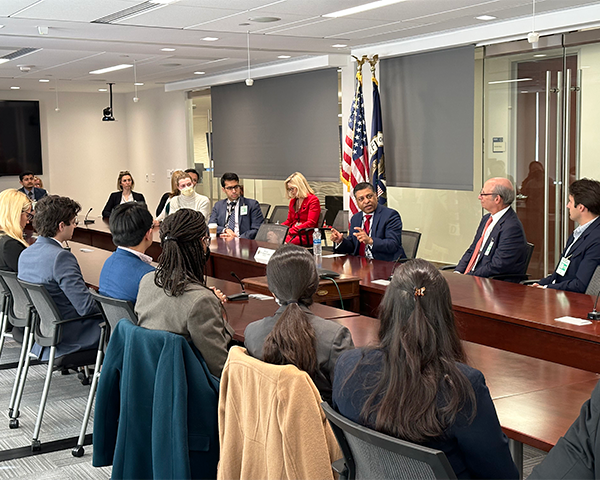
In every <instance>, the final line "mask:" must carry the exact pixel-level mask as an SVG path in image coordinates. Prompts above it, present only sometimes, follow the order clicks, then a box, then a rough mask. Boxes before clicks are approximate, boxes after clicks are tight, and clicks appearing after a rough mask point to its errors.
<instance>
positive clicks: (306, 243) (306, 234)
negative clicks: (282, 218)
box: [296, 207, 327, 247]
mask: <svg viewBox="0 0 600 480" xmlns="http://www.w3.org/2000/svg"><path fill="white" fill-rule="evenodd" d="M325 215H327V209H326V208H325V207H321V213H320V214H319V220H317V226H316V227H313V228H301V229H299V230H298V233H297V234H296V236H297V237H300V246H302V247H312V244H311V242H310V235H311V234H312V232H313V231H314V230H315V228H318V229H319V230H320V231H321V241H323V237H325V231H324V230H323V223H324V222H325Z"/></svg>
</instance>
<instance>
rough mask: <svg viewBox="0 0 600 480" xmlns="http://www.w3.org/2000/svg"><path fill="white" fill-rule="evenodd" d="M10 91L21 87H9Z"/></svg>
mask: <svg viewBox="0 0 600 480" xmlns="http://www.w3.org/2000/svg"><path fill="white" fill-rule="evenodd" d="M10 89H11V90H20V89H21V87H10Z"/></svg>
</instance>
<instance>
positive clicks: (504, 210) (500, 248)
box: [454, 178, 527, 277]
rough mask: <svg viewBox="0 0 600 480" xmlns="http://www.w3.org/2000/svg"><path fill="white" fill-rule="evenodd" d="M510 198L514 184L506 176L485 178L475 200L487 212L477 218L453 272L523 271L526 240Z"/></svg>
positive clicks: (476, 273)
mask: <svg viewBox="0 0 600 480" xmlns="http://www.w3.org/2000/svg"><path fill="white" fill-rule="evenodd" d="M514 199H515V191H514V188H513V186H512V183H511V182H510V181H509V180H507V179H506V178H490V179H489V180H488V181H487V182H485V184H484V185H483V188H482V189H481V193H480V194H479V200H480V202H481V206H482V208H484V209H485V210H487V211H488V212H489V213H488V214H487V215H484V216H483V218H482V219H481V222H480V223H479V227H478V228H477V233H476V234H475V238H474V239H473V243H471V246H470V247H469V249H468V250H467V251H466V252H465V254H464V255H463V257H462V258H461V260H460V262H459V263H458V265H457V266H456V269H455V270H454V271H455V273H464V274H467V275H475V276H477V277H491V276H492V275H502V274H515V275H520V274H524V273H525V269H526V268H527V265H526V264H527V240H526V239H525V231H524V230H523V225H521V221H520V220H519V218H518V217H517V214H516V213H515V211H514V210H513V209H512V208H510V205H511V204H512V202H513V201H514ZM488 223H489V226H487V225H488ZM486 226H487V228H486ZM482 236H483V238H482Z"/></svg>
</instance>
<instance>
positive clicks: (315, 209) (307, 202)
mask: <svg viewBox="0 0 600 480" xmlns="http://www.w3.org/2000/svg"><path fill="white" fill-rule="evenodd" d="M290 214H291V215H290ZM320 215H321V202H319V199H318V198H317V196H316V195H312V194H311V195H309V196H308V197H306V198H305V199H304V201H303V202H302V205H301V207H300V211H299V212H298V214H296V212H295V211H294V208H293V204H290V212H288V219H287V220H286V222H289V223H286V225H288V226H289V227H290V230H289V232H288V234H290V235H294V234H296V233H298V230H300V229H302V228H315V227H316V226H317V224H318V223H319V216H320ZM290 216H291V221H290ZM294 218H298V222H300V224H299V225H296V222H295V221H293V219H294Z"/></svg>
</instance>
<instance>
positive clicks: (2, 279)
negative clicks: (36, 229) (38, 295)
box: [0, 270, 35, 428]
mask: <svg viewBox="0 0 600 480" xmlns="http://www.w3.org/2000/svg"><path fill="white" fill-rule="evenodd" d="M0 290H1V291H2V296H3V301H4V302H3V308H2V312H3V315H4V316H5V317H6V319H5V320H6V324H8V323H10V324H11V325H12V327H13V328H12V331H11V333H10V334H9V333H7V332H6V329H3V331H2V342H4V339H5V338H6V337H7V336H12V338H13V340H15V341H16V342H18V343H20V344H21V353H20V355H19V362H18V364H17V370H16V372H15V382H14V384H13V389H12V392H11V395H10V401H9V404H8V417H9V419H10V420H9V423H8V426H9V428H17V427H18V426H19V421H18V420H17V417H18V416H19V405H20V399H21V395H22V393H23V387H24V384H25V379H24V377H23V371H24V369H25V368H28V367H29V361H30V358H29V355H28V352H29V350H31V347H32V346H33V335H32V330H31V327H32V322H33V319H34V316H35V309H34V308H33V305H32V304H31V302H30V301H29V299H28V298H27V295H26V293H25V291H24V290H23V287H21V284H20V283H19V281H18V280H17V274H16V273H15V272H8V271H4V270H0Z"/></svg>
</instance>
